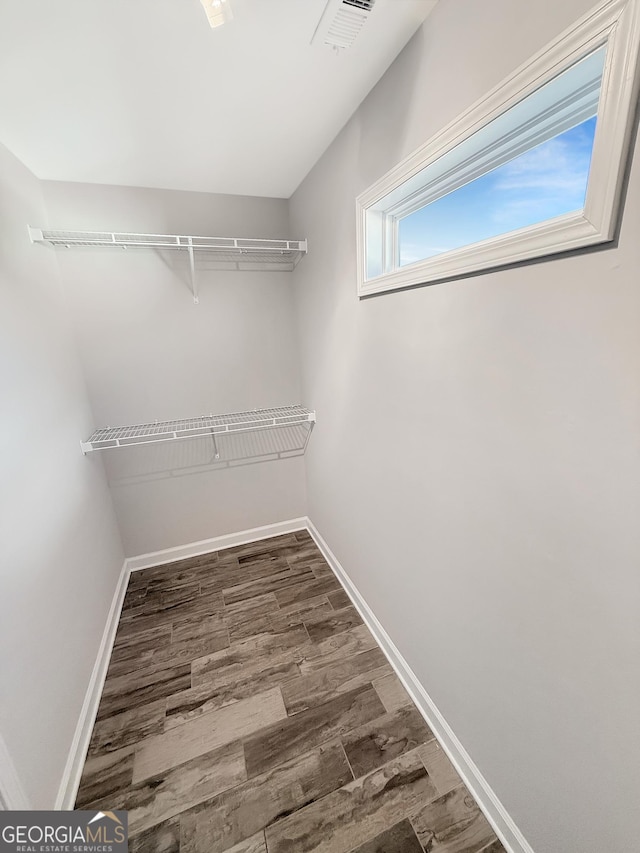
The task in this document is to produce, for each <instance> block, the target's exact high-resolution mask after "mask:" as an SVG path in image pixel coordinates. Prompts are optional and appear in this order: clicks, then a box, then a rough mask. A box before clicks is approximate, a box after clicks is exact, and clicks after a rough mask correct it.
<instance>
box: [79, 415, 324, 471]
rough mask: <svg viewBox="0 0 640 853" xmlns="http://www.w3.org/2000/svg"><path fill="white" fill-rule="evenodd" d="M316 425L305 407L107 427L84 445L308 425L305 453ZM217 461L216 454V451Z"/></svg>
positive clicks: (126, 443) (103, 445)
mask: <svg viewBox="0 0 640 853" xmlns="http://www.w3.org/2000/svg"><path fill="white" fill-rule="evenodd" d="M315 422H316V413H315V412H312V411H310V410H309V409H306V408H305V407H304V406H280V407H278V408H274V409H253V410H252V411H249V412H232V413H230V414H225V415H202V416H200V417H197V418H184V419H182V420H174V421H155V422H154V423H147V424H134V425H131V426H119V427H104V428H103V429H97V430H96V431H95V432H94V433H93V435H91V436H90V438H88V439H87V441H81V442H80V447H81V448H82V452H83V453H85V454H86V453H92V452H93V451H96V450H111V449H113V448H116V447H132V446H135V445H139V444H157V443H159V442H164V441H179V440H182V439H186V438H200V437H207V436H210V437H211V438H212V440H213V441H214V445H215V440H216V436H225V435H227V436H228V435H231V434H234V435H241V434H243V433H252V432H255V431H256V430H272V429H279V428H283V427H291V426H294V425H296V424H308V428H307V430H306V431H305V433H304V446H303V447H302V448H300V449H302V450H304V448H305V447H306V442H307V441H308V439H309V435H310V433H311V429H312V428H313V425H314V424H315ZM216 458H217V451H216Z"/></svg>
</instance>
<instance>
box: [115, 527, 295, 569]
mask: <svg viewBox="0 0 640 853" xmlns="http://www.w3.org/2000/svg"><path fill="white" fill-rule="evenodd" d="M306 528H307V519H306V517H304V516H303V517H302V518H293V519H291V520H289V521H278V522H276V523H275V524H265V525H264V526H263V527H253V528H251V529H250V530H240V531H239V532H238V533H229V534H227V535H226V536H215V537H214V538H213V539H202V540H201V541H200V542H190V543H189V544H188V545H179V546H178V547H177V548H166V549H165V550H164V551H152V552H151V553H150V554H140V555H139V556H137V557H128V558H127V560H126V561H125V562H126V566H127V568H128V569H129V571H131V572H136V571H138V570H139V569H148V568H150V567H151V566H161V565H163V564H164V563H174V562H176V560H184V559H186V558H187V557H198V556H200V554H210V553H212V552H213V551H222V550H224V549H225V548H233V547H235V546H236V545H248V544H249V542H257V541H258V540H259V539H269V538H270V537H271V536H282V535H283V534H284V533H294V532H295V531H296V530H306Z"/></svg>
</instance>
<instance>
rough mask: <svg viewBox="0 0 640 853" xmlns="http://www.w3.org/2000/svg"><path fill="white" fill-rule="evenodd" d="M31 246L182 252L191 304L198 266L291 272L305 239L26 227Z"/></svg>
mask: <svg viewBox="0 0 640 853" xmlns="http://www.w3.org/2000/svg"><path fill="white" fill-rule="evenodd" d="M29 237H30V238H31V242H32V243H41V244H43V245H46V246H52V247H54V248H66V249H73V248H91V247H93V248H110V249H156V250H160V251H177V252H183V253H184V254H185V256H188V259H189V264H190V267H191V285H192V291H193V298H194V301H195V302H196V303H197V302H198V291H197V286H196V284H197V283H196V277H195V272H196V260H197V262H198V266H202V265H205V266H206V264H207V263H208V264H213V268H214V269H215V268H218V269H236V270H251V269H260V270H269V269H274V270H280V271H285V272H286V271H291V270H293V269H294V268H295V267H296V265H297V263H298V261H299V260H300V259H301V258H302V256H303V255H305V254H306V253H307V241H306V240H265V239H261V238H260V239H259V238H253V237H196V236H188V235H181V234H129V233H125V232H118V231H63V230H59V229H57V230H56V229H51V228H33V227H32V226H31V225H30V226H29Z"/></svg>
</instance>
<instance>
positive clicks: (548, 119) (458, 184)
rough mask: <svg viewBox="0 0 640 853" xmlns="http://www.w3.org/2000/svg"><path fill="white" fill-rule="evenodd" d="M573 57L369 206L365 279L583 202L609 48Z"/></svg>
mask: <svg viewBox="0 0 640 853" xmlns="http://www.w3.org/2000/svg"><path fill="white" fill-rule="evenodd" d="M606 51H607V48H606V45H603V46H601V47H599V48H597V49H595V50H593V51H591V52H590V53H588V54H586V55H585V56H583V57H581V58H580V59H579V60H577V61H576V62H574V63H573V64H572V65H570V66H569V67H568V68H566V69H565V70H564V71H562V72H561V73H560V74H558V75H556V77H554V78H552V79H551V80H549V81H548V82H547V83H545V84H544V85H542V86H540V87H539V88H538V89H536V90H534V91H533V92H531V93H530V94H529V95H528V96H527V97H525V98H523V99H522V100H521V101H519V102H518V103H516V104H514V105H513V106H512V107H510V108H509V109H508V110H506V111H505V112H503V113H501V114H500V115H498V116H497V117H496V118H494V119H492V120H491V121H490V122H488V123H487V124H485V125H484V126H483V127H480V129H479V130H477V131H475V133H473V134H471V135H470V136H468V137H467V138H466V139H463V141H462V142H460V143H459V144H458V145H456V146H454V147H452V148H450V149H449V150H447V151H445V152H444V153H443V154H442V155H441V156H439V157H437V158H436V159H434V160H431V161H430V162H429V163H428V164H427V165H425V166H424V167H423V168H422V169H420V170H419V171H417V172H416V173H415V174H414V175H412V176H411V177H410V178H408V179H406V180H405V181H403V182H402V183H400V184H399V185H398V186H396V187H395V188H394V189H392V190H391V191H390V192H388V193H387V194H386V195H385V196H383V197H382V198H380V199H379V200H377V201H376V202H375V203H374V204H372V205H371V206H370V207H369V208H368V210H367V211H366V216H365V246H366V250H365V262H366V267H365V269H366V278H367V280H371V279H373V278H376V277H379V276H381V275H384V274H385V273H391V272H393V270H394V269H398V268H400V267H403V266H407V265H409V264H412V263H416V262H419V261H422V260H426V259H428V258H431V257H433V256H435V255H439V254H442V253H444V252H449V251H454V250H456V249H460V248H462V247H464V246H467V245H472V244H475V243H478V242H481V241H483V240H488V239H491V238H492V237H497V236H499V235H501V234H509V233H512V232H514V231H518V230H520V229H523V228H527V227H530V226H532V225H536V224H538V223H540V222H544V221H546V220H548V219H554V218H556V217H558V216H561V215H562V214H566V213H571V212H575V211H580V210H582V209H583V207H584V201H585V196H586V190H587V183H588V179H589V168H590V163H591V154H592V150H593V142H594V134H595V127H596V115H597V112H598V104H599V101H600V91H601V86H602V74H603V69H604V61H605V56H606Z"/></svg>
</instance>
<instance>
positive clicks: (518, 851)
mask: <svg viewBox="0 0 640 853" xmlns="http://www.w3.org/2000/svg"><path fill="white" fill-rule="evenodd" d="M307 529H308V531H309V533H310V534H311V536H312V537H313V539H314V540H315V543H316V545H317V546H318V548H319V549H320V551H321V552H322V555H323V557H324V558H325V560H326V561H327V563H329V565H330V566H331V568H332V569H333V571H334V573H335V575H336V577H337V578H338V580H339V581H340V583H341V584H342V586H343V587H344V589H345V592H346V593H347V595H348V596H349V598H350V599H351V601H352V602H353V604H354V605H355V607H356V609H357V610H358V612H359V613H360V616H362V619H363V621H364V623H365V625H366V626H367V628H368V629H369V630H370V631H371V633H372V634H373V636H374V638H375V639H376V641H377V643H378V645H379V646H380V648H381V649H382V651H383V652H384V654H385V655H386V657H387V659H388V661H389V663H390V664H391V666H392V667H393V669H394V670H395V672H396V674H397V675H398V678H399V679H400V681H402V683H403V684H404V686H405V687H406V689H407V691H408V693H409V695H410V696H411V698H412V699H413V701H414V703H415V705H416V707H417V708H418V710H419V711H420V713H421V714H422V716H423V717H424V719H425V720H426V722H427V724H428V726H429V728H430V729H431V730H432V731H433V733H434V735H435V736H436V738H437V739H438V741H439V743H440V745H441V747H442V748H443V749H444V751H445V752H446V753H447V755H448V756H449V758H450V759H451V762H452V763H453V765H454V766H455V768H456V770H457V771H458V773H459V774H460V777H461V778H462V781H463V782H464V783H465V785H466V786H467V788H468V789H469V790H470V791H471V793H472V794H473V796H474V798H475V800H476V802H477V803H478V805H479V806H480V808H481V809H482V811H483V812H484V814H485V816H486V818H487V820H488V821H489V823H490V824H491V825H492V826H493V828H494V830H495V832H496V834H497V835H498V837H499V838H500V840H501V841H502V843H503V844H504V846H505V847H506V848H507V850H508V851H510V853H533V850H532V848H531V846H530V845H529V843H528V842H527V840H526V839H525V837H524V836H523V834H522V833H521V832H520V830H519V829H518V827H517V826H516V824H515V823H514V821H513V819H512V818H511V817H510V815H509V813H508V812H507V810H506V809H505V807H504V806H503V805H502V803H501V802H500V800H499V799H498V797H497V796H496V794H495V792H494V791H493V790H492V788H491V787H490V785H489V783H488V782H487V780H486V779H485V778H484V776H483V775H482V773H481V772H480V770H479V769H478V767H477V766H476V764H475V763H474V762H473V760H472V758H471V756H470V755H469V753H468V752H467V751H466V750H465V748H464V747H463V745H462V744H461V743H460V741H459V740H458V738H457V737H456V735H455V733H454V732H453V730H452V729H451V727H450V726H449V724H448V723H447V721H446V720H445V718H444V717H443V716H442V714H441V713H440V711H439V710H438V708H437V706H436V704H435V702H434V701H433V699H432V698H431V697H430V696H429V694H428V693H427V691H426V690H425V689H424V687H423V686H422V684H421V683H420V681H419V680H418V678H417V676H416V674H415V673H414V672H413V670H412V669H411V667H410V666H409V664H408V663H407V661H406V660H405V659H404V657H403V656H402V655H401V654H400V652H399V651H398V649H397V647H396V646H395V644H394V643H393V641H392V640H391V638H390V637H389V635H388V634H387V632H386V631H385V630H384V628H383V627H382V625H381V624H380V622H379V621H378V619H377V618H376V616H375V615H374V613H373V611H372V610H371V608H370V607H369V605H368V604H367V602H366V601H365V600H364V598H363V597H362V595H361V594H360V592H359V590H358V588H357V587H356V585H355V584H354V583H353V581H352V580H351V578H350V577H349V575H348V574H347V572H346V571H345V570H344V569H343V567H342V566H341V564H340V563H339V562H338V559H337V558H336V556H335V554H334V553H333V552H332V551H331V549H330V548H329V546H328V545H327V543H326V542H325V541H324V539H323V538H322V536H321V535H320V533H319V532H318V530H317V529H316V527H315V526H314V525H313V523H312V522H311V521H310V520H309V519H307Z"/></svg>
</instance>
